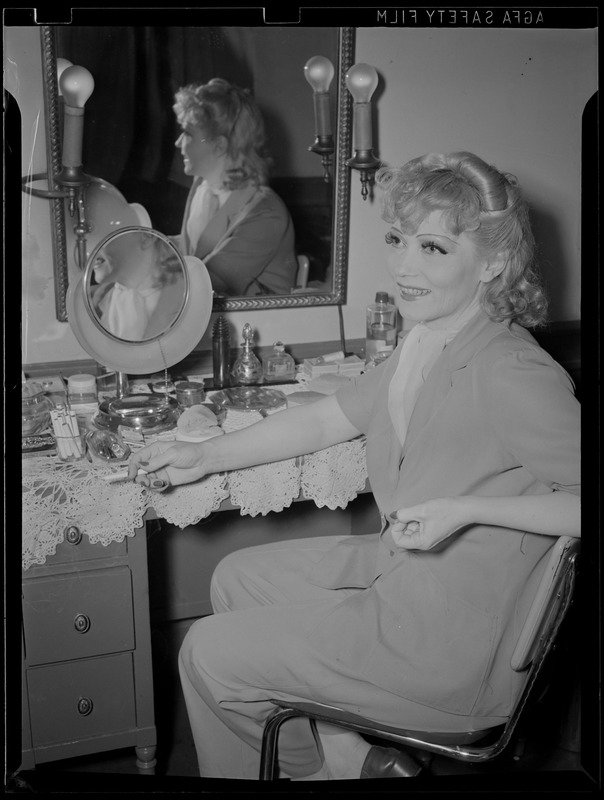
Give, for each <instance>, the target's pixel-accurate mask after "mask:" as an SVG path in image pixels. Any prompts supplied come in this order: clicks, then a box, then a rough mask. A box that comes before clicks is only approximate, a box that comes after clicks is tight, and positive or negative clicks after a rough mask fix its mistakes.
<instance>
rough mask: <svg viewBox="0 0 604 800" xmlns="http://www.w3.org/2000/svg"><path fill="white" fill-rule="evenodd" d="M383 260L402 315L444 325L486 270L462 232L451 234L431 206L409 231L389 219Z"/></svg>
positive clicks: (467, 300)
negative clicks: (415, 228) (385, 254)
mask: <svg viewBox="0 0 604 800" xmlns="http://www.w3.org/2000/svg"><path fill="white" fill-rule="evenodd" d="M386 242H387V243H388V245H389V246H390V247H391V252H390V253H389V255H388V266H389V268H390V271H391V273H392V275H393V277H394V280H395V282H396V285H397V288H398V293H397V295H396V300H397V306H398V309H399V311H400V314H401V316H402V317H403V318H404V319H407V320H411V321H413V322H425V323H426V324H427V325H428V327H431V328H445V327H448V326H450V325H451V324H454V323H455V320H456V319H457V318H458V317H459V315H460V314H461V313H462V312H463V311H464V310H465V309H466V308H467V307H468V306H469V305H470V303H471V302H472V300H474V298H475V297H476V296H477V294H478V289H479V286H480V283H481V282H483V281H489V280H490V279H491V276H490V275H489V272H488V265H487V262H486V261H485V259H484V258H482V257H479V255H478V253H477V251H476V247H475V245H474V243H473V241H472V240H471V238H470V237H469V236H468V234H467V233H460V234H459V235H457V236H456V235H454V234H453V233H451V232H450V231H449V230H448V229H447V228H446V227H445V226H444V224H443V220H442V212H441V211H432V212H431V213H430V214H429V215H428V216H427V217H425V219H424V220H423V221H422V222H421V223H420V225H419V227H418V228H417V230H416V231H414V232H413V233H404V232H403V231H402V230H401V228H400V227H399V226H398V225H396V224H395V225H393V226H392V227H391V228H390V230H389V231H388V233H387V234H386Z"/></svg>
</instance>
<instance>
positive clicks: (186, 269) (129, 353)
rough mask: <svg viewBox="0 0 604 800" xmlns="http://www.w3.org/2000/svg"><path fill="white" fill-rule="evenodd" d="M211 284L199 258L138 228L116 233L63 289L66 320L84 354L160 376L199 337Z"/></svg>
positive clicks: (208, 309) (128, 370)
mask: <svg viewBox="0 0 604 800" xmlns="http://www.w3.org/2000/svg"><path fill="white" fill-rule="evenodd" d="M212 296H213V293H212V284H211V281H210V277H209V275H208V271H207V269H206V267H205V265H204V264H203V262H202V261H200V259H198V258H195V257H193V256H184V257H183V256H182V255H181V254H180V252H179V251H178V249H177V248H176V247H175V245H174V244H173V243H172V242H171V241H170V239H169V238H168V237H167V236H165V235H164V234H162V233H159V231H155V230H152V229H149V228H144V227H130V228H121V229H120V230H118V231H115V232H113V233H111V234H110V235H109V236H107V237H105V239H103V240H102V241H101V242H100V243H99V244H98V246H97V247H96V248H95V250H94V251H93V252H92V254H91V256H90V259H89V261H88V264H87V265H86V270H85V272H84V273H83V274H82V275H81V276H80V277H79V279H78V280H77V281H76V283H75V285H73V286H71V285H70V287H69V291H68V297H67V306H68V318H69V322H70V324H71V327H72V329H73V331H74V334H75V336H76V338H77V340H78V342H79V343H80V344H81V346H82V347H83V348H84V349H85V350H86V352H87V353H89V355H91V356H92V357H93V358H94V359H95V360H96V361H98V362H99V363H100V364H102V365H103V366H106V367H109V368H110V369H114V370H117V371H120V372H126V373H134V374H137V375H143V374H149V373H152V372H156V371H158V370H162V369H167V368H168V367H170V366H172V365H173V364H175V363H177V362H178V361H180V360H182V359H183V358H184V357H185V356H187V355H188V354H189V353H190V352H191V350H192V349H193V348H194V347H195V345H196V344H197V343H198V342H199V340H200V339H201V337H202V336H203V334H204V332H205V330H206V327H207V325H208V323H209V321H210V315H211V312H212Z"/></svg>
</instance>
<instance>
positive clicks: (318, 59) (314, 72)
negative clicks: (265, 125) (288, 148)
mask: <svg viewBox="0 0 604 800" xmlns="http://www.w3.org/2000/svg"><path fill="white" fill-rule="evenodd" d="M334 74H335V70H334V67H333V64H332V63H331V61H330V60H329V59H328V58H325V57H324V56H313V57H312V58H310V59H309V60H308V61H307V62H306V64H305V65H304V77H305V78H306V80H307V81H308V83H309V84H310V85H311V86H312V89H313V93H314V94H313V104H314V110H315V141H314V144H313V145H312V146H311V147H309V148H308V149H309V150H310V151H311V152H312V153H317V154H318V155H320V156H321V163H322V164H323V177H324V179H325V181H328V180H329V167H330V166H331V156H332V154H333V151H334V144H333V136H332V133H331V118H330V111H329V87H330V85H331V82H332V80H333V76H334Z"/></svg>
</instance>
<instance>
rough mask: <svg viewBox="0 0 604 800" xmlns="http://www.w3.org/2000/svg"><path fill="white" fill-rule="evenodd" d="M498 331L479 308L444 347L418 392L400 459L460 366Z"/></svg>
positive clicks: (446, 392) (451, 382) (469, 359)
mask: <svg viewBox="0 0 604 800" xmlns="http://www.w3.org/2000/svg"><path fill="white" fill-rule="evenodd" d="M501 330H502V328H501V324H500V323H496V322H492V321H491V320H490V319H489V317H488V316H487V315H486V314H485V312H484V311H480V312H479V313H478V314H476V316H475V317H474V319H473V320H471V321H470V322H469V323H468V324H467V325H466V326H465V328H462V330H461V331H460V332H459V333H458V334H457V336H456V337H455V338H454V339H453V341H452V342H451V343H450V344H449V345H447V347H445V349H444V350H443V352H442V353H441V355H440V356H439V357H438V359H437V360H436V362H435V364H434V366H433V367H432V370H431V371H430V374H429V375H428V378H427V379H426V382H425V384H424V385H423V387H422V389H421V391H420V393H419V395H418V398H417V402H416V404H415V408H414V409H413V413H412V414H411V419H410V420H409V428H408V430H407V436H406V438H405V443H404V446H403V448H402V454H401V460H402V458H404V457H405V455H406V453H407V451H408V449H409V448H410V447H411V446H412V445H413V443H414V442H415V440H416V439H417V437H418V436H419V435H420V434H421V432H422V431H423V429H424V428H425V426H426V425H428V423H429V422H430V420H431V418H432V416H433V415H434V414H435V413H436V411H437V410H438V408H439V406H440V405H441V403H442V402H443V401H444V400H445V398H446V396H447V394H448V392H449V390H450V389H451V387H452V385H453V380H452V376H453V373H454V372H456V371H457V370H460V369H463V368H464V367H465V366H466V365H467V364H468V363H469V362H470V361H471V359H472V358H473V357H474V356H475V355H476V353H478V352H479V351H480V350H482V349H483V348H484V347H485V346H486V345H487V343H488V342H489V341H490V340H491V339H492V338H493V337H495V336H497V335H498V334H499V333H501Z"/></svg>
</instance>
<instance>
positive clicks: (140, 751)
mask: <svg viewBox="0 0 604 800" xmlns="http://www.w3.org/2000/svg"><path fill="white" fill-rule="evenodd" d="M134 750H135V752H136V766H137V768H138V771H139V772H140V774H141V775H155V765H156V764H157V760H156V758H155V753H156V751H157V747H155V746H154V747H135V748H134Z"/></svg>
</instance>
